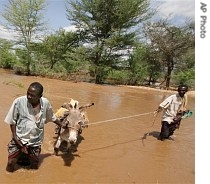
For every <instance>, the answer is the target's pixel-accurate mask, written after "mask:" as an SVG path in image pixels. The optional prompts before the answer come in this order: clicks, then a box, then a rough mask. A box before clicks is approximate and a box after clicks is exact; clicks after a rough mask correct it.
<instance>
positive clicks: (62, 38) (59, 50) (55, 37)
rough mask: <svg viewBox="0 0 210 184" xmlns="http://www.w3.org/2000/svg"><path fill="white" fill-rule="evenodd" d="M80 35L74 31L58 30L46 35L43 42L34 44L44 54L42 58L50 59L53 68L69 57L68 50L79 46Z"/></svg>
mask: <svg viewBox="0 0 210 184" xmlns="http://www.w3.org/2000/svg"><path fill="white" fill-rule="evenodd" d="M78 42H79V40H78V36H77V34H76V33H74V32H65V31H64V30H63V29H60V30H58V31H57V32H55V34H51V35H48V36H46V37H45V38H44V39H43V42H42V43H37V44H34V50H36V51H37V52H38V53H39V54H42V59H43V60H45V61H48V63H45V64H48V67H49V68H50V69H53V67H54V65H55V64H56V63H58V64H59V63H62V62H64V61H66V59H67V58H68V56H67V52H71V51H73V49H74V48H75V47H77V46H78Z"/></svg>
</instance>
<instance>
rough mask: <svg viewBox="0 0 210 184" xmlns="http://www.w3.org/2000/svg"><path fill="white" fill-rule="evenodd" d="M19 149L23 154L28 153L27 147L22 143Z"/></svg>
mask: <svg viewBox="0 0 210 184" xmlns="http://www.w3.org/2000/svg"><path fill="white" fill-rule="evenodd" d="M21 151H22V152H23V153H25V154H28V148H27V146H26V145H23V147H22V148H21Z"/></svg>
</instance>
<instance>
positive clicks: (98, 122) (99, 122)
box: [88, 112, 153, 126]
mask: <svg viewBox="0 0 210 184" xmlns="http://www.w3.org/2000/svg"><path fill="white" fill-rule="evenodd" d="M148 114H153V112H147V113H142V114H136V115H132V116H125V117H121V118H115V119H108V120H104V121H97V122H93V123H90V124H88V126H90V125H96V124H101V123H106V122H110V121H116V120H121V119H127V118H133V117H137V116H144V115H148Z"/></svg>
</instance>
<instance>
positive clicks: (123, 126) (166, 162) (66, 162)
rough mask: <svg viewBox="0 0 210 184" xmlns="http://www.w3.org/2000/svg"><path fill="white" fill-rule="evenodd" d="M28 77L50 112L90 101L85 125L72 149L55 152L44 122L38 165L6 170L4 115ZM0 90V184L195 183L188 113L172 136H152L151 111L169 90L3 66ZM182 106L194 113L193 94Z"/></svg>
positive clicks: (157, 123) (192, 133) (51, 129)
mask: <svg viewBox="0 0 210 184" xmlns="http://www.w3.org/2000/svg"><path fill="white" fill-rule="evenodd" d="M34 81H39V82H41V83H42V84H43V86H44V96H45V97H47V98H48V99H49V100H50V102H51V104H52V106H53V109H54V111H56V110H57V109H59V107H60V106H61V105H62V104H63V103H64V102H68V101H69V99H70V98H74V99H76V100H78V101H79V103H80V105H84V104H87V103H90V102H94V103H95V105H94V106H92V107H90V108H89V109H87V113H88V117H89V120H90V125H89V127H88V128H87V129H84V130H83V133H82V137H81V139H80V143H79V144H78V147H77V151H76V152H74V153H70V154H63V153H60V154H59V156H55V155H54V151H53V144H54V141H55V134H54V127H55V126H54V124H53V123H50V122H49V123H48V124H46V126H45V138H44V142H43V145H42V151H41V160H40V167H39V169H38V170H35V171H34V170H28V169H27V168H19V169H18V170H16V171H15V172H14V173H7V172H6V171H5V167H6V163H7V143H8V141H9V140H10V137H11V134H10V128H9V126H8V125H7V124H6V123H4V118H5V116H6V113H7V111H8V109H9V107H10V105H11V103H12V101H13V100H14V99H15V98H16V97H18V96H20V95H25V94H26V90H27V88H28V85H29V84H30V83H31V82H34ZM0 89H1V98H0V121H1V123H0V132H1V133H0V136H1V138H0V150H1V157H0V166H1V167H0V183H5V184H7V183H8V184H11V183H20V184H22V183H33V184H44V183H46V184H47V183H50V184H68V183H99V184H100V183H107V184H108V183H140V184H141V183H142V184H157V183H159V184H192V183H195V116H194V114H193V116H191V117H189V118H186V119H183V121H182V124H181V127H180V129H179V130H177V131H176V132H175V134H174V136H173V139H174V140H165V141H163V142H162V141H159V140H157V136H158V134H159V132H160V115H159V116H158V117H157V119H156V121H155V122H154V117H153V114H152V112H153V111H154V110H155V109H156V108H157V107H158V105H159V103H160V102H161V101H162V100H163V99H164V98H165V97H167V96H168V95H170V93H169V92H165V91H161V90H157V91H155V90H150V89H144V88H143V89H142V88H129V87H119V86H104V85H103V86H102V85H96V84H90V83H83V82H78V83H73V82H69V81H60V80H55V79H46V78H40V77H26V76H17V75H14V74H12V73H9V72H6V71H4V70H0ZM188 108H189V109H190V110H192V111H193V112H194V111H195V97H194V95H190V96H189V104H188ZM153 123H154V124H153ZM148 132H149V133H150V134H149V135H148V136H144V135H146V133H148ZM142 137H144V139H142Z"/></svg>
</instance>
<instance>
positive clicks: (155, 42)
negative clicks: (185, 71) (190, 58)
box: [144, 20, 195, 89]
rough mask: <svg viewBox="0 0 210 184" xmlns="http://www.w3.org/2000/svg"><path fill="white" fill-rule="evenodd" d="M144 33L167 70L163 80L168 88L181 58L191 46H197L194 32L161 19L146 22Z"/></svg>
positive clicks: (164, 69)
mask: <svg viewBox="0 0 210 184" xmlns="http://www.w3.org/2000/svg"><path fill="white" fill-rule="evenodd" d="M192 24H193V23H192ZM144 34H145V37H146V38H147V40H149V41H148V44H149V45H150V46H151V48H153V50H154V51H157V53H158V55H157V56H158V57H159V62H160V64H161V65H162V67H163V71H165V77H164V80H163V82H165V87H166V89H168V88H169V86H170V81H171V76H172V71H173V70H174V68H175V66H176V67H177V66H178V62H180V59H179V58H180V57H181V56H182V55H183V54H185V53H186V52H187V51H188V49H189V48H194V47H195V45H194V44H195V40H194V38H195V37H194V32H193V31H192V30H189V29H186V26H183V27H176V26H172V25H170V24H169V23H168V22H167V20H160V21H158V22H155V23H151V22H150V23H147V24H145V26H144ZM163 82H162V83H163Z"/></svg>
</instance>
